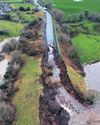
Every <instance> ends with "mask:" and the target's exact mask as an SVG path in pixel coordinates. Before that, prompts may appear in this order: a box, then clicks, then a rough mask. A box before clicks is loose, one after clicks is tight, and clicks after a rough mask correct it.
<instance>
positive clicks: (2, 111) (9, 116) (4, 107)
mask: <svg viewBox="0 0 100 125" xmlns="http://www.w3.org/2000/svg"><path fill="white" fill-rule="evenodd" d="M14 118H15V110H14V108H13V107H12V106H11V105H9V104H6V103H5V102H0V121H1V122H3V123H4V124H5V125H11V123H12V122H13V121H14Z"/></svg>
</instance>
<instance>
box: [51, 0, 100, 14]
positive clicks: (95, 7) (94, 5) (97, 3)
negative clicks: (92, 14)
mask: <svg viewBox="0 0 100 125" xmlns="http://www.w3.org/2000/svg"><path fill="white" fill-rule="evenodd" d="M52 3H53V6H54V7H55V8H58V9H61V10H63V11H64V13H65V14H66V15H69V14H74V13H78V12H81V11H84V10H90V11H96V12H100V0H83V1H82V2H75V1H74V0H52Z"/></svg>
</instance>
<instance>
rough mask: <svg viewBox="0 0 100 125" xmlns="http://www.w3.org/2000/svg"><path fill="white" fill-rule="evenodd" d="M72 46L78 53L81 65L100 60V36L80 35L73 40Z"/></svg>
mask: <svg viewBox="0 0 100 125" xmlns="http://www.w3.org/2000/svg"><path fill="white" fill-rule="evenodd" d="M73 45H74V46H75V48H76V51H77V52H78V55H79V57H80V61H81V63H88V62H91V61H93V60H100V36H99V35H98V36H93V35H84V34H80V35H79V36H76V37H75V38H73Z"/></svg>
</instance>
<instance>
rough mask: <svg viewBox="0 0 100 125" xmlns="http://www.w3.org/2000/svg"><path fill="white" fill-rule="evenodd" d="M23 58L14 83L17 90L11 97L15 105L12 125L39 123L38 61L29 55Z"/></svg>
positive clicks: (40, 88)
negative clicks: (19, 71) (24, 62)
mask: <svg viewBox="0 0 100 125" xmlns="http://www.w3.org/2000/svg"><path fill="white" fill-rule="evenodd" d="M25 58H26V64H25V65H24V67H23V68H22V71H21V73H20V76H19V79H18V80H17V81H16V83H15V87H18V88H19V91H18V92H17V93H16V94H15V96H14V99H13V104H14V105H15V106H16V120H15V122H14V124H13V125H39V96H40V93H41V92H42V86H41V85H40V84H39V76H40V74H41V68H40V61H39V60H36V59H33V58H32V57H29V56H26V57H25Z"/></svg>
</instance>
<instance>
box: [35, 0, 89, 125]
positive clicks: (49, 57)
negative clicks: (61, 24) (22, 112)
mask: <svg viewBox="0 0 100 125" xmlns="http://www.w3.org/2000/svg"><path fill="white" fill-rule="evenodd" d="M34 3H35V4H36V5H37V6H38V8H39V9H40V10H42V11H43V12H44V13H45V15H46V36H45V37H46V43H47V48H48V49H46V52H45V54H44V57H43V58H46V59H43V61H42V71H43V75H42V83H43V84H45V85H44V93H43V95H42V97H41V98H40V103H43V105H45V106H43V105H42V106H40V109H41V110H44V112H47V110H46V108H47V107H50V106H49V104H48V103H49V101H50V97H47V96H45V94H46V95H49V96H50V91H52V90H51V88H52V86H53V88H55V92H56V94H54V98H55V99H54V100H55V102H56V103H57V105H59V107H61V108H62V109H63V110H64V111H66V112H67V113H68V114H69V115H70V116H73V115H74V114H79V113H81V112H83V111H85V110H87V108H86V107H85V106H84V105H82V104H81V103H79V101H77V100H76V99H75V98H74V97H73V96H71V95H70V94H69V93H68V92H67V91H66V89H65V87H64V86H63V85H62V81H61V76H60V74H61V69H60V68H59V67H58V66H57V63H56V61H55V57H56V55H55V54H56V53H55V51H56V48H55V42H56V41H55V39H54V30H53V22H52V16H51V14H50V13H49V12H48V11H47V10H45V9H44V8H43V7H42V6H40V5H39V4H38V3H37V1H36V0H35V1H34ZM44 60H45V61H44ZM48 72H49V73H48ZM66 84H67V83H66ZM54 86H56V87H54ZM48 87H49V89H48ZM46 89H47V90H46ZM51 93H52V92H51ZM44 97H45V98H46V97H47V98H49V101H47V102H46V103H47V106H46V104H45V103H44V102H43V100H44ZM51 100H52V99H51ZM54 100H53V101H54ZM44 101H45V100H44ZM52 103H53V102H52ZM40 105H41V104H40ZM45 110H46V111H45ZM44 112H43V111H40V114H41V115H40V122H41V125H45V122H44V121H43V119H45V120H46V117H47V116H46V113H44ZM43 113H44V116H45V117H43V116H42V115H43ZM60 116H61V114H60ZM41 119H42V120H41ZM49 120H50V119H49ZM52 121H53V120H52ZM55 124H57V125H67V123H65V124H63V121H62V122H61V121H60V122H59V123H55ZM50 125H52V124H50Z"/></svg>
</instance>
